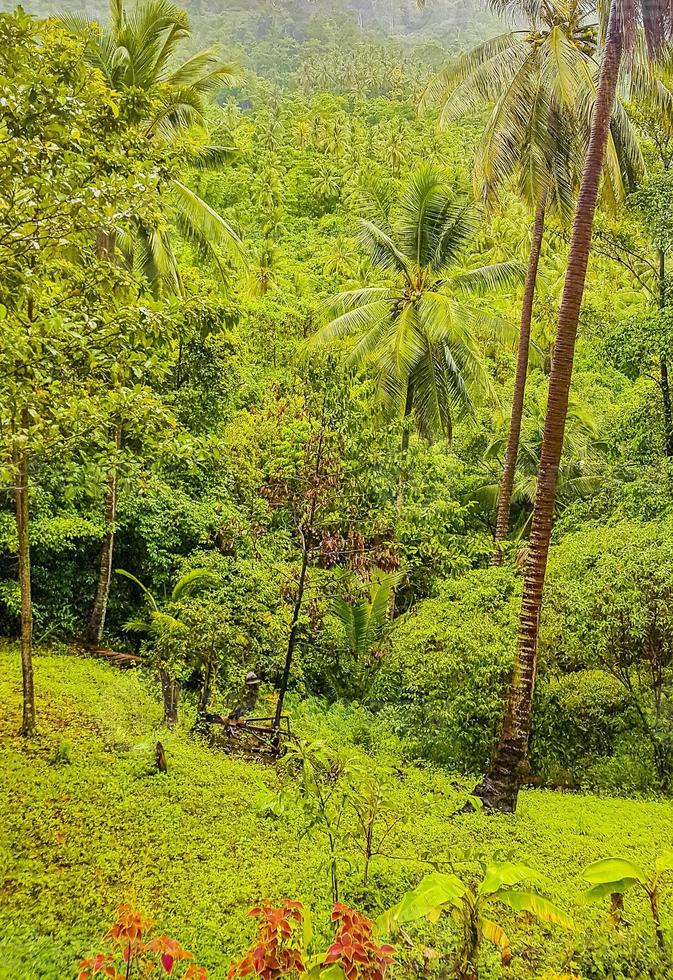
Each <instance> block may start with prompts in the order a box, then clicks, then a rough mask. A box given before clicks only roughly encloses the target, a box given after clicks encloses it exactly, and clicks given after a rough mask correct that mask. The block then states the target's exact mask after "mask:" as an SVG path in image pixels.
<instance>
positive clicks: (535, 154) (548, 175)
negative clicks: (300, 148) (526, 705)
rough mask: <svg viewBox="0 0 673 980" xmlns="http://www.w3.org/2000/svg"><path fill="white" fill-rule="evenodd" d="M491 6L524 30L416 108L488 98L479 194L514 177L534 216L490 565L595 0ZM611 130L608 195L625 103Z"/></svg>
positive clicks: (442, 78) (587, 87)
mask: <svg viewBox="0 0 673 980" xmlns="http://www.w3.org/2000/svg"><path fill="white" fill-rule="evenodd" d="M490 6H491V8H492V9H493V10H494V11H495V12H496V13H505V14H507V15H509V16H511V17H513V18H514V19H515V20H516V22H518V23H524V22H527V24H526V27H525V28H523V29H521V30H515V31H510V32H508V33H506V34H502V35H500V36H499V37H496V38H494V39H492V40H490V41H487V42H486V43H485V44H482V45H479V46H478V47H477V48H476V49H475V50H474V51H472V52H469V53H467V54H464V55H462V56H461V57H460V58H458V60H457V61H456V62H455V63H454V64H452V65H451V66H449V67H448V68H447V69H445V70H444V71H442V72H440V73H439V74H438V75H437V76H436V77H435V78H434V79H433V80H432V81H431V82H430V83H429V85H428V86H427V88H426V90H425V93H424V95H423V97H422V99H421V107H424V106H427V105H428V104H430V103H431V102H433V101H437V100H439V101H440V102H442V103H443V110H442V117H441V118H442V123H443V124H446V123H447V122H448V121H449V120H453V119H456V118H458V117H459V116H461V115H463V114H464V113H466V112H470V111H474V110H475V109H476V108H478V107H479V108H481V107H482V106H484V105H489V104H491V105H492V108H491V111H490V114H489V116H488V120H487V122H486V126H485V128H484V132H483V134H482V138H481V141H480V144H479V147H478V150H477V155H476V160H475V168H474V184H475V195H476V196H477V197H478V198H483V199H485V200H487V201H491V200H493V198H494V197H495V195H496V194H497V192H498V191H499V190H500V189H501V188H502V187H503V185H505V184H508V183H510V182H511V181H512V180H513V181H514V182H515V186H516V189H517V191H518V194H519V196H520V197H521V199H522V200H523V201H524V202H525V203H526V204H527V205H528V208H529V210H530V212H531V213H532V215H533V216H534V217H533V225H532V229H531V244H530V251H529V256H528V271H527V275H526V282H525V287H524V293H523V300H522V305H521V321H520V331H519V348H518V355H517V364H516V372H515V379H514V391H513V397H512V410H511V419H510V427H509V435H508V440H507V448H506V451H505V465H504V467H503V472H502V480H501V486H500V493H499V496H498V510H497V520H496V530H495V549H494V553H493V564H496V565H499V564H501V563H502V560H503V550H502V544H503V542H504V541H505V540H506V538H507V535H508V532H509V518H510V508H511V500H512V490H513V487H514V477H515V470H516V465H517V459H518V455H519V440H520V434H521V421H522V416H523V405H524V396H525V388H526V375H527V369H528V357H529V348H530V334H531V320H532V312H533V298H534V294H535V285H536V281H537V272H538V266H539V261H540V253H541V248H542V239H543V235H544V228H545V220H546V218H547V216H548V215H549V213H550V212H551V213H552V214H556V215H557V216H558V217H560V218H561V219H562V220H565V219H567V218H568V217H569V216H570V213H571V211H572V205H573V202H574V197H575V193H576V191H577V188H578V185H579V180H580V174H581V163H582V157H583V153H584V149H585V147H586V144H587V141H588V136H589V128H590V123H591V108H592V106H593V101H594V98H595V78H596V71H597V64H596V62H595V60H594V55H595V51H596V44H597V25H596V24H595V23H593V22H592V21H593V20H594V18H595V14H596V8H595V3H594V2H593V0H569V2H567V0H546V2H544V3H541V2H539V0H490ZM612 130H613V132H611V133H610V134H609V136H608V143H607V151H608V152H607V159H606V165H605V168H604V173H605V192H606V194H607V196H608V197H609V198H610V199H611V200H621V199H623V197H624V184H623V179H622V169H621V168H622V165H625V166H627V168H628V169H629V170H631V171H633V170H635V169H636V168H640V166H641V164H642V161H641V158H640V151H639V149H638V143H637V141H636V139H635V137H634V135H633V133H632V132H631V129H630V127H629V125H628V120H627V119H626V116H625V114H624V112H623V110H622V109H621V107H619V111H618V112H617V113H616V114H615V116H614V118H613V120H612Z"/></svg>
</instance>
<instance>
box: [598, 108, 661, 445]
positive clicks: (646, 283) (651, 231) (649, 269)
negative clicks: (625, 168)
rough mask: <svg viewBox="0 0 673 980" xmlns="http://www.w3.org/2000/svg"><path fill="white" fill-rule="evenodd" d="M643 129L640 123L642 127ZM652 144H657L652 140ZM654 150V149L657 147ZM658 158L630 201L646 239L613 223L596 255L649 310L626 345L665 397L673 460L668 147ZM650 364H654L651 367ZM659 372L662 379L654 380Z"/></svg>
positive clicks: (656, 118) (623, 224) (601, 230)
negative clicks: (637, 352) (626, 277)
mask: <svg viewBox="0 0 673 980" xmlns="http://www.w3.org/2000/svg"><path fill="white" fill-rule="evenodd" d="M653 111H654V110H653V109H652V107H650V112H649V114H648V115H647V116H645V113H644V112H643V110H641V113H640V118H641V121H642V119H643V117H645V118H647V119H649V120H652V124H653V125H654V124H655V123H656V125H657V126H658V129H659V133H658V135H659V136H662V138H663V134H664V133H666V131H667V130H668V131H669V132H671V131H673V122H672V121H671V120H670V119H667V118H666V116H665V114H664V113H662V112H661V111H658V112H657V113H656V115H655V116H654V119H652V114H653ZM641 125H642V122H641ZM653 142H654V140H653ZM655 145H656V144H655ZM657 156H658V157H659V161H658V162H659V164H660V166H661V168H662V169H661V170H659V171H658V172H657V171H655V172H653V173H650V174H648V175H647V177H646V178H645V179H644V180H643V181H642V182H641V183H640V185H639V187H638V188H637V189H636V191H635V192H634V193H633V194H632V195H631V196H630V197H629V199H628V205H629V209H628V212H627V218H628V217H631V218H633V219H635V221H636V222H637V223H638V225H639V226H640V230H642V233H643V234H642V235H639V234H637V233H636V234H634V232H633V225H632V223H631V222H628V221H625V222H620V223H616V222H615V223H613V224H612V225H610V226H607V227H606V226H602V227H599V228H598V229H597V230H596V232H595V233H594V237H593V244H592V248H593V251H594V252H595V253H596V254H598V255H602V256H604V257H605V258H608V259H610V260H611V261H613V262H616V263H617V264H618V265H620V266H621V267H622V268H623V269H626V270H627V271H628V273H629V274H630V275H631V276H632V277H633V280H634V284H635V285H636V286H637V287H638V288H640V289H642V291H643V293H644V294H645V296H646V297H647V300H648V305H649V307H650V309H649V310H648V311H647V313H648V315H647V316H645V317H643V322H642V323H641V324H639V326H637V327H636V328H635V329H634V327H633V325H631V327H630V330H629V334H630V336H629V339H628V342H627V344H625V345H624V346H628V347H631V348H633V347H635V346H636V345H638V341H640V345H639V346H640V347H641V356H640V358H638V360H639V361H640V365H639V366H640V367H642V369H643V372H644V373H645V372H646V373H648V375H649V374H650V373H651V372H654V373H653V375H652V376H653V380H654V381H655V383H656V384H657V386H658V388H659V391H660V392H661V406H662V416H663V423H664V425H663V428H664V452H665V454H666V456H668V457H669V459H670V458H673V399H672V397H671V386H670V381H669V372H668V366H669V363H668V362H669V350H670V337H669V333H670V310H669V305H670V304H669V295H668V293H669V288H670V283H669V282H668V270H667V267H666V266H667V259H668V258H669V256H670V252H671V248H672V247H673V227H672V226H671V218H670V215H671V202H672V199H673V181H672V177H673V175H672V174H671V171H670V170H669V166H670V160H669V158H668V151H667V148H666V143H664V144H663V145H658V149H657ZM650 361H654V364H652V365H650V363H648V362H650ZM657 373H658V375H659V377H658V378H657V377H656V374H657Z"/></svg>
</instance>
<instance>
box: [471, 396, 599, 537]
mask: <svg viewBox="0 0 673 980" xmlns="http://www.w3.org/2000/svg"><path fill="white" fill-rule="evenodd" d="M542 394H543V391H542V389H539V390H538V392H536V394H535V396H534V397H533V398H531V399H529V400H528V402H527V405H526V410H525V411H524V415H523V423H522V428H521V438H520V442H519V454H518V465H517V469H516V473H515V476H514V485H513V488H512V506H513V508H514V510H515V514H516V515H517V517H515V518H514V520H513V524H514V530H515V531H516V534H517V538H519V539H520V538H521V536H522V535H523V534H524V533H525V532H526V530H527V529H528V526H529V524H530V519H531V515H532V512H533V504H534V502H535V491H536V488H537V474H538V469H539V465H540V451H541V448H542V434H543V432H544V415H545V404H544V401H543V398H542V397H541V395H542ZM502 423H503V424H502V427H501V428H500V429H499V430H497V431H496V433H495V435H494V436H493V438H492V439H491V440H490V441H489V444H488V445H487V447H486V450H485V451H484V454H483V461H484V466H485V470H486V473H487V474H488V476H487V478H486V480H485V482H484V483H483V484H482V485H481V486H480V487H478V488H477V490H475V492H474V493H473V494H472V497H473V498H474V499H475V500H477V501H478V502H479V503H480V504H481V505H482V506H483V507H484V508H485V510H486V511H487V513H488V514H489V516H490V515H492V514H493V513H494V512H495V511H497V505H498V500H499V496H498V491H499V487H500V485H501V482H502V479H501V477H500V479H498V474H501V472H502V468H503V458H504V457H505V453H506V448H507V441H508V433H507V424H506V419H505V418H503V419H502ZM605 449H606V446H605V443H604V441H603V440H602V439H601V438H600V436H599V433H598V429H597V426H596V421H595V419H594V417H593V414H592V412H591V410H590V408H589V406H587V405H585V404H582V403H580V402H578V401H575V400H572V399H571V401H570V404H569V406H568V418H567V421H566V429H565V437H564V444H563V457H562V460H561V464H560V467H559V473H558V479H557V489H556V509H557V511H558V510H559V509H561V508H562V507H564V506H567V505H568V504H570V503H571V502H572V501H574V500H577V499H579V498H581V497H586V496H587V495H589V494H591V493H593V492H594V491H595V490H596V488H597V486H598V485H599V483H600V481H601V479H602V478H603V477H604V474H605V455H604V454H605Z"/></svg>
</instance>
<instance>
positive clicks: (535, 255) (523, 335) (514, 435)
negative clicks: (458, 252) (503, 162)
mask: <svg viewBox="0 0 673 980" xmlns="http://www.w3.org/2000/svg"><path fill="white" fill-rule="evenodd" d="M545 197H546V195H545ZM545 197H543V199H542V200H541V201H540V203H539V205H538V208H537V210H536V212H535V220H534V222H533V234H532V236H531V243H530V253H529V255H528V272H527V273H526V284H525V286H524V291H523V301H522V304H521V327H520V330H519V350H518V353H517V359H516V374H515V376H514V394H513V396H512V415H511V418H510V423H509V434H508V437H507V449H506V450H505V465H504V468H503V471H502V480H501V481H500V492H499V494H498V513H497V518H496V524H495V549H494V551H493V557H492V559H491V564H492V565H502V562H503V557H504V553H503V549H502V545H503V543H504V542H505V541H506V540H507V535H508V533H509V513H510V508H511V506H512V490H513V488H514V474H515V472H516V462H517V458H518V456H519V439H520V438H521V421H522V418H523V402H524V395H525V393H526V378H527V375H528V354H529V350H530V331H531V321H532V318H533V297H534V296H535V283H536V281H537V270H538V266H539V264H540V251H541V249H542V237H543V235H544V220H545V204H546V200H545Z"/></svg>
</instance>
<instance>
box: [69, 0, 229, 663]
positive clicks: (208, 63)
mask: <svg viewBox="0 0 673 980" xmlns="http://www.w3.org/2000/svg"><path fill="white" fill-rule="evenodd" d="M62 20H63V23H64V25H65V26H66V27H67V28H68V29H69V30H71V31H72V32H73V34H74V35H75V36H76V37H79V38H81V39H82V40H83V41H84V42H85V44H86V49H85V53H86V57H87V60H88V62H89V64H90V65H92V66H94V67H95V68H96V69H97V70H98V71H100V72H101V73H102V75H103V77H104V78H105V80H106V82H107V84H108V85H109V87H110V89H111V90H113V91H115V92H119V93H121V94H122V97H124V98H125V99H126V100H127V101H128V102H129V103H130V104H131V105H134V104H135V106H136V115H137V119H136V120H135V125H136V126H137V127H138V128H139V129H140V131H141V132H142V133H143V134H144V136H145V138H146V139H147V140H148V141H151V142H152V143H157V142H159V143H164V144H166V145H174V144H176V143H177V144H178V147H177V148H178V150H179V152H180V155H181V156H182V157H183V159H184V160H185V161H186V162H187V163H188V164H189V165H191V166H193V167H196V168H199V169H203V168H207V167H211V166H215V167H219V166H220V165H221V164H222V162H223V161H225V160H226V159H228V158H229V157H230V156H231V149H230V148H229V147H227V146H224V145H221V144H219V143H218V142H217V137H218V135H219V134H218V133H217V132H215V133H214V134H211V133H210V132H209V131H208V127H207V123H206V108H207V104H208V99H209V97H211V96H212V95H213V94H215V93H216V92H218V91H220V90H221V89H222V88H223V87H224V86H226V85H231V84H233V83H234V81H235V74H234V70H233V68H232V67H231V66H230V65H226V64H223V63H222V62H221V61H220V60H219V58H218V56H217V52H216V50H215V49H213V48H207V49H204V50H202V51H199V52H198V53H196V54H194V55H192V56H191V57H189V58H188V59H187V60H186V61H184V62H182V63H176V60H177V58H178V54H179V49H180V46H181V44H182V43H183V42H184V41H185V40H187V39H188V38H189V37H190V35H191V32H190V29H189V20H188V17H187V14H186V13H185V11H184V10H181V9H180V8H179V7H178V6H177V5H176V4H174V3H172V2H171V0H139V2H138V3H137V5H136V7H135V9H134V10H133V12H131V13H129V11H128V10H127V9H126V7H125V5H124V3H123V0H119V2H116V0H112V2H111V5H110V25H109V27H107V28H106V29H101V28H99V27H98V26H97V25H93V24H91V23H90V22H89V21H87V20H86V18H84V17H82V16H81V15H78V14H68V15H65V16H64V17H63V18H62ZM139 93H141V97H139ZM213 138H214V139H215V142H213ZM159 204H160V208H159V211H158V213H157V214H156V215H155V216H154V217H153V219H152V220H151V221H149V222H148V221H147V220H146V219H143V216H142V215H141V214H140V213H138V214H135V215H133V216H132V217H133V220H131V222H130V223H128V222H127V223H126V224H125V225H123V226H120V225H115V224H114V223H111V222H107V223H106V225H105V226H104V227H102V228H101V229H99V230H98V247H99V249H100V250H101V251H102V252H103V253H105V254H107V256H108V257H109V258H110V259H112V258H114V257H115V256H119V255H121V256H123V257H124V259H125V261H126V263H127V264H128V266H129V268H130V269H133V270H135V271H137V272H139V273H140V274H141V275H142V277H143V278H144V279H145V280H146V282H147V284H148V285H149V287H150V288H151V290H152V291H153V292H154V293H155V294H160V293H162V292H169V293H170V292H177V293H181V292H182V287H181V283H180V276H179V272H178V266H177V260H176V256H175V251H174V248H173V244H172V240H171V235H170V234H169V231H168V230H167V224H168V222H167V220H166V219H167V218H168V220H169V221H171V220H172V221H173V222H174V223H175V224H176V225H177V227H178V228H179V230H180V231H181V233H182V234H183V235H184V236H185V237H186V238H187V239H188V240H189V241H190V242H192V243H193V245H194V246H195V247H196V248H197V250H198V251H200V252H201V254H203V255H204V256H206V257H208V258H210V259H211V260H212V261H213V262H214V263H215V264H216V266H217V267H218V268H219V269H220V271H221V272H222V273H224V267H223V265H222V262H221V259H220V256H219V249H221V248H223V249H225V250H226V251H227V252H228V253H229V254H240V249H241V245H240V240H239V238H238V235H237V234H236V232H235V231H234V229H233V228H232V226H231V225H230V223H229V222H228V221H226V220H225V219H224V218H223V217H222V216H221V215H219V214H218V213H217V212H216V211H215V210H214V209H213V208H211V207H210V205H209V204H207V203H206V202H205V201H204V200H203V199H202V198H201V197H199V195H198V194H196V193H195V191H193V190H192V189H191V188H190V187H188V186H187V184H185V183H184V182H183V181H182V180H179V179H178V178H177V177H176V176H172V177H171V179H170V180H169V181H167V182H166V183H165V185H164V186H163V187H162V190H161V196H160V201H159ZM164 211H165V212H167V213H164ZM122 441H123V425H122V423H121V421H120V422H118V423H117V424H115V426H114V428H113V430H112V432H111V439H110V442H111V446H112V447H114V448H113V450H112V452H111V461H110V467H109V478H108V491H107V494H106V500H105V521H106V527H107V530H106V533H105V537H104V539H103V543H102V546H101V551H100V555H99V561H98V566H99V574H98V582H97V586H96V596H95V600H94V603H93V606H92V610H91V616H90V618H89V623H88V625H87V629H86V639H87V640H88V641H89V642H90V643H94V644H99V643H100V641H101V637H102V634H103V629H104V626H105V617H106V609H107V598H108V595H109V592H110V576H111V574H112V564H113V552H114V526H115V519H116V510H117V481H118V461H119V459H120V457H121V453H122Z"/></svg>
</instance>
